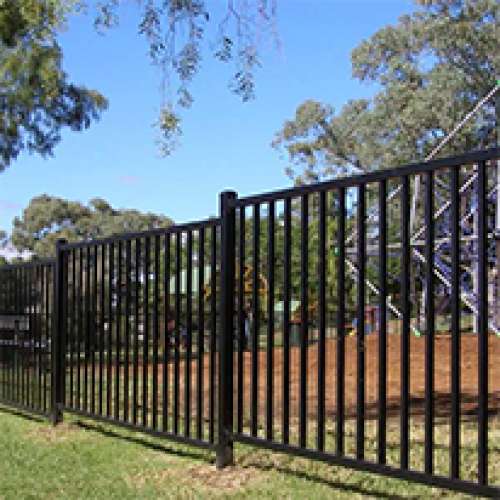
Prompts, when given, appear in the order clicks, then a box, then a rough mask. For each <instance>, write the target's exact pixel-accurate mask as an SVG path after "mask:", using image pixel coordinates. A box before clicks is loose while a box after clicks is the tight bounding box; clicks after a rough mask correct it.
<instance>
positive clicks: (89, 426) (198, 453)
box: [74, 419, 215, 463]
mask: <svg viewBox="0 0 500 500" xmlns="http://www.w3.org/2000/svg"><path fill="white" fill-rule="evenodd" d="M74 424H75V425H77V426H78V427H80V428H82V429H85V430H89V431H92V432H97V433H99V434H101V435H103V436H106V437H111V438H117V439H121V440H124V441H128V442H129V443H134V444H138V445H140V446H144V447H145V448H148V449H150V450H154V451H161V452H163V453H171V454H172V455H176V456H178V457H181V458H191V459H194V460H203V461H205V462H207V463H215V456H214V457H210V455H209V453H210V452H206V451H204V450H197V449H196V448H194V447H193V450H190V449H189V450H188V449H181V448H180V446H182V445H179V447H177V446H176V447H170V446H169V444H170V443H169V442H168V438H165V441H163V442H162V443H155V442H152V441H149V440H148V439H147V436H144V435H141V434H140V431H139V430H138V431H131V432H137V433H138V435H137V436H127V435H124V434H121V433H120V432H115V431H113V430H110V429H106V428H105V427H103V426H102V424H99V423H96V424H94V423H89V422H85V421H83V420H80V419H78V420H75V421H74ZM153 439H159V438H153Z"/></svg>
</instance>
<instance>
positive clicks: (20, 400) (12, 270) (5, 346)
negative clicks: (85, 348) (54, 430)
mask: <svg viewBox="0 0 500 500" xmlns="http://www.w3.org/2000/svg"><path fill="white" fill-rule="evenodd" d="M53 300H54V262H53V261H50V260H47V261H35V262H33V263H28V264H19V265H15V266H2V267H0V402H1V403H3V404H8V405H12V406H15V407H18V408H22V409H26V410H29V411H32V412H34V413H41V414H45V415H48V414H49V413H50V405H51V397H52V396H51V378H52V331H53V330H52V322H53Z"/></svg>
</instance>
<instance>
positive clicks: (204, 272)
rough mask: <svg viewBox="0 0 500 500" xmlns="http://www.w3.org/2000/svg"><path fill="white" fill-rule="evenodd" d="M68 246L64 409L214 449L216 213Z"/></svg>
mask: <svg viewBox="0 0 500 500" xmlns="http://www.w3.org/2000/svg"><path fill="white" fill-rule="evenodd" d="M61 251H62V252H63V254H64V255H65V259H64V262H66V266H67V270H66V275H67V291H66V294H65V300H66V305H65V307H64V309H65V311H66V319H65V332H66V338H65V340H64V352H65V360H66V369H65V377H64V386H65V389H64V401H63V402H62V407H63V408H64V411H69V412H72V413H76V414H80V415H85V416H89V417H92V418H96V419H100V420H103V421H106V422H110V423H114V424H118V425H123V426H125V427H130V428H135V429H139V430H142V431H146V432H149V433H152V434H155V435H161V436H168V437H169V438H172V439H176V440H178V441H182V442H188V443H193V444H197V445H203V446H206V447H209V448H213V447H215V445H216V438H217V435H216V432H215V430H216V428H217V427H216V426H217V386H218V382H217V381H218V368H217V366H218V361H217V356H216V353H217V342H218V333H217V332H218V328H219V313H218V308H219V293H220V290H219V288H220V285H219V274H220V272H219V252H220V222H219V220H218V219H214V220H209V221H207V222H201V223H196V224H189V225H185V226H172V227H170V228H168V229H165V230H155V231H151V232H147V233H140V234H135V235H124V236H119V237H114V238H108V239H105V240H100V241H93V242H89V243H76V244H65V245H63V246H62V247H61Z"/></svg>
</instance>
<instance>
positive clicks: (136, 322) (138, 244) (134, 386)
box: [132, 238, 141, 425]
mask: <svg viewBox="0 0 500 500" xmlns="http://www.w3.org/2000/svg"><path fill="white" fill-rule="evenodd" d="M140 262H141V240H140V239H139V238H137V239H136V240H135V262H134V266H135V276H134V281H135V283H134V326H135V328H134V330H135V331H134V346H133V350H134V353H133V358H134V359H133V363H134V368H133V384H132V422H133V424H134V425H137V406H138V400H139V396H138V391H139V387H138V385H139V384H138V379H139V298H140V297H139V296H140V281H139V280H140Z"/></svg>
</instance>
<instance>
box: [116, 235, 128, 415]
mask: <svg viewBox="0 0 500 500" xmlns="http://www.w3.org/2000/svg"><path fill="white" fill-rule="evenodd" d="M122 253H123V244H122V242H121V241H119V242H118V248H117V256H116V257H117V263H116V264H117V269H116V361H115V363H116V379H115V419H116V420H119V418H120V365H121V359H122V355H121V350H122V340H121V325H122V314H123V312H122V265H123V262H122ZM125 321H126V319H125Z"/></svg>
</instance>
